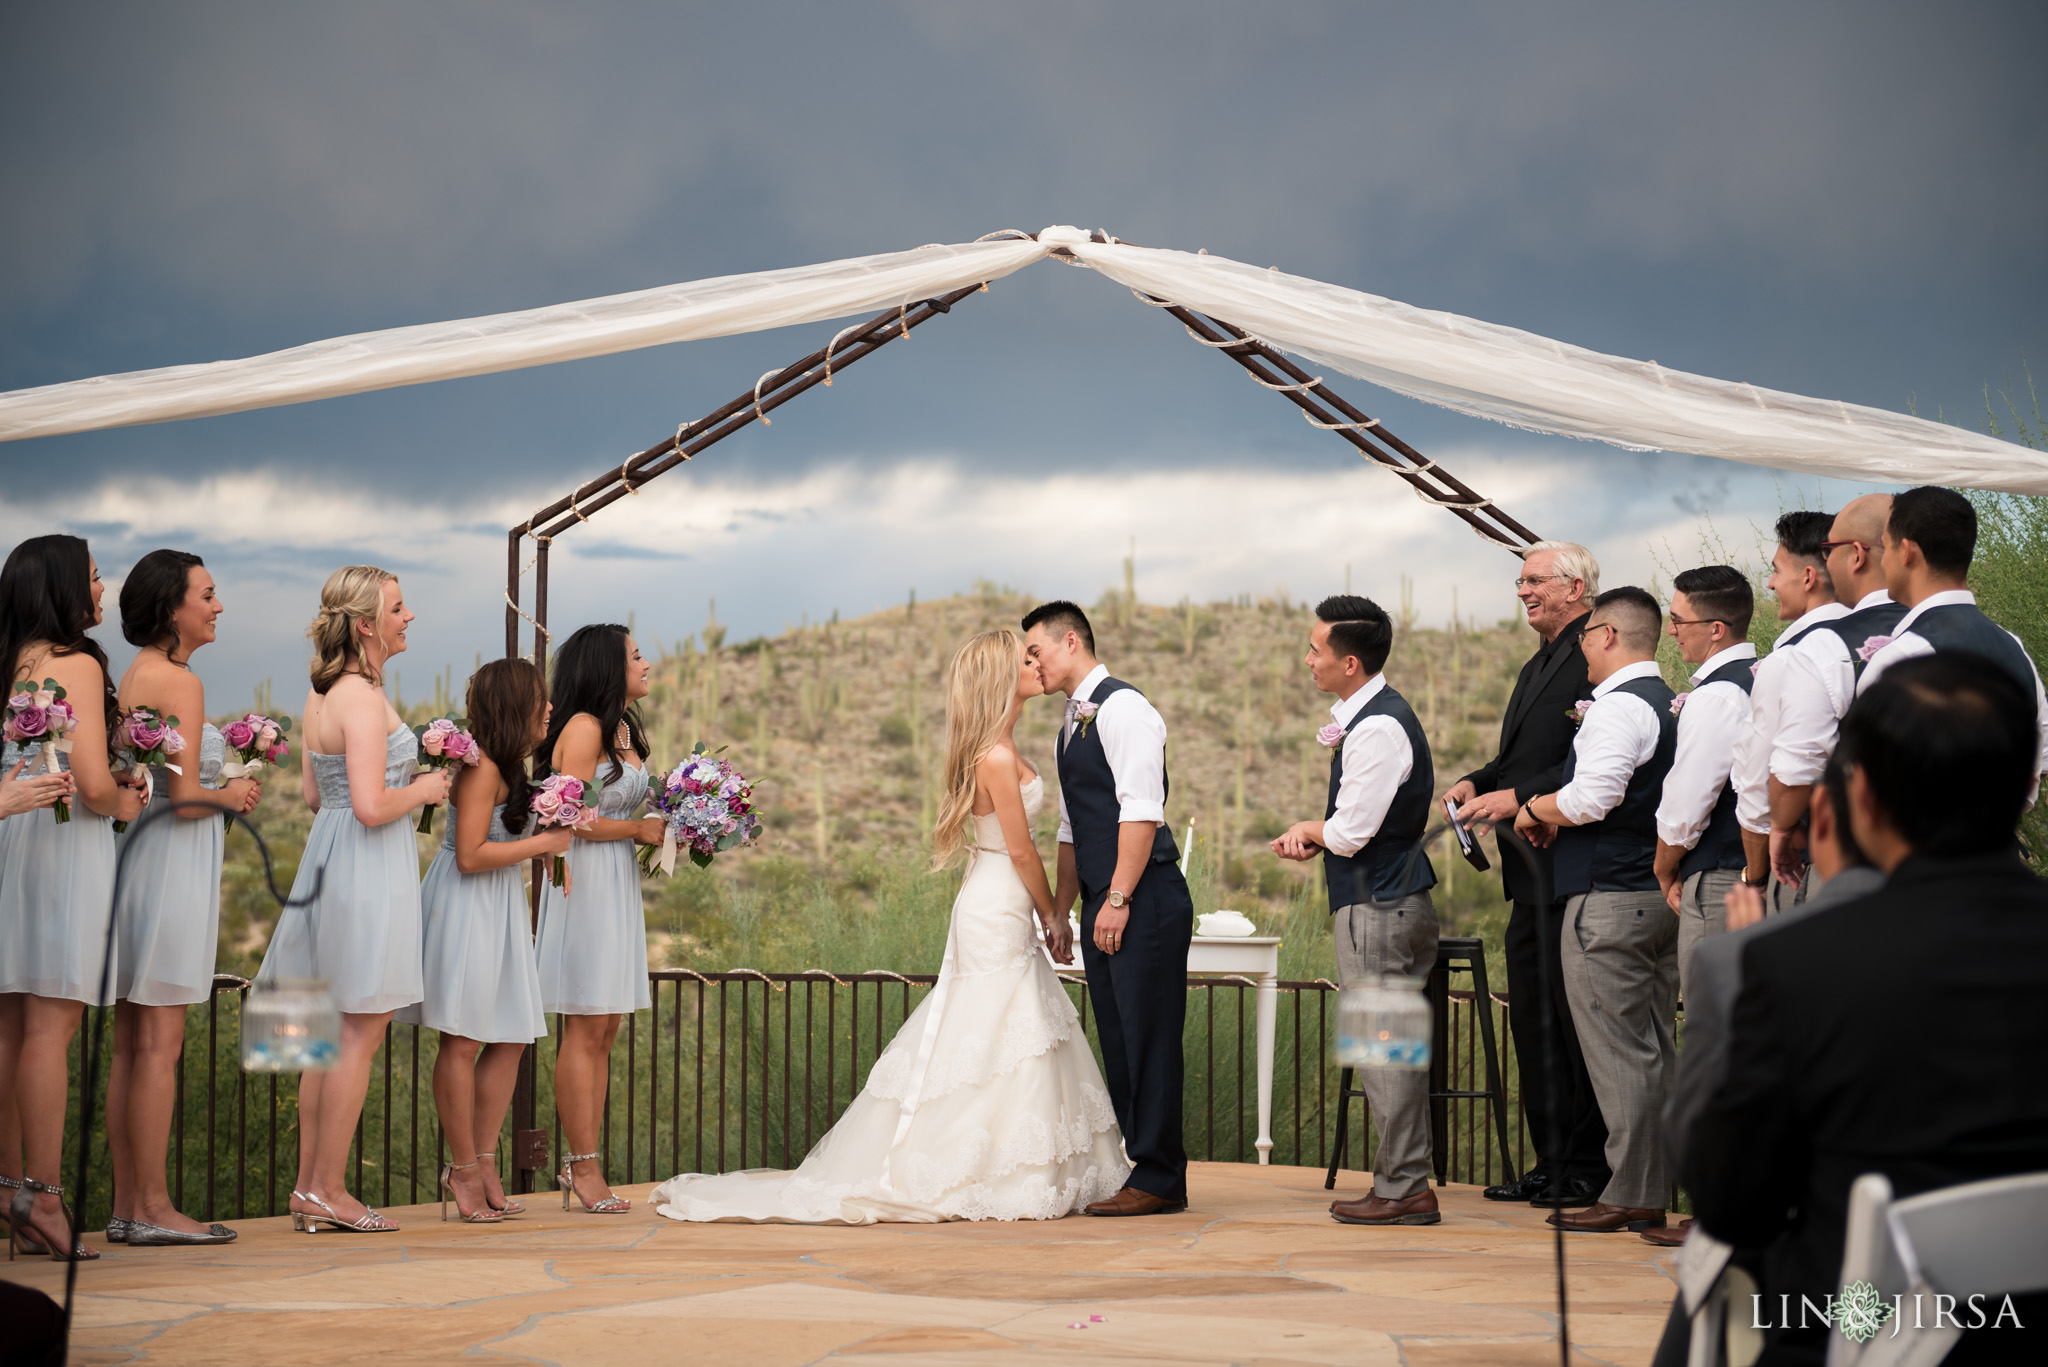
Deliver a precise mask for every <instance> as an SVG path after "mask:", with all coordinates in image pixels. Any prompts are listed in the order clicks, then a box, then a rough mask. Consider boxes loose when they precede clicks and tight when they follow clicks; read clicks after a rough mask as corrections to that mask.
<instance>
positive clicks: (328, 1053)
mask: <svg viewBox="0 0 2048 1367" xmlns="http://www.w3.org/2000/svg"><path fill="white" fill-rule="evenodd" d="M340 1058H341V1011H340V1010H339V1009H338V1008H337V1007H336V1006H335V1004H334V998H333V996H331V995H330V994H329V993H328V991H327V981H326V979H324V978H259V979H257V980H256V981H255V982H254V983H252V984H250V987H249V995H248V997H247V998H246V999H244V1001H243V1002H242V1067H243V1068H245V1069H247V1070H248V1071H250V1072H252V1073H318V1072H325V1071H327V1070H328V1069H330V1068H332V1067H333V1066H334V1065H335V1063H336V1062H337V1061H338V1060H339V1059H340Z"/></svg>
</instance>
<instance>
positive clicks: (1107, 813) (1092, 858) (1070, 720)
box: [1024, 600, 1195, 1215]
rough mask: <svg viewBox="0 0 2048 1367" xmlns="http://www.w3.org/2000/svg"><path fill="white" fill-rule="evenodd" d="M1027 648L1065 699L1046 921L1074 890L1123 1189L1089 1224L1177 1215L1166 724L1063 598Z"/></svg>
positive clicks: (1180, 888) (1032, 617) (1181, 918)
mask: <svg viewBox="0 0 2048 1367" xmlns="http://www.w3.org/2000/svg"><path fill="white" fill-rule="evenodd" d="M1024 650H1025V653H1026V654H1027V655H1028V656H1029V657H1030V659H1031V661H1032V663H1033V664H1034V665H1036V666H1037V669H1038V677H1039V679H1040V681H1041V682H1043V683H1044V685H1045V690H1046V692H1048V693H1051V692H1054V691H1058V692H1061V693H1064V694H1066V695H1067V718H1066V723H1065V725H1063V726H1062V727H1061V728H1060V740H1059V748H1058V753H1057V758H1058V761H1059V776H1060V866H1059V886H1058V887H1057V888H1056V889H1055V891H1054V892H1053V899H1052V900H1053V906H1054V907H1055V908H1056V909H1064V908H1070V907H1072V906H1073V904H1074V895H1075V893H1076V891H1079V893H1080V894H1081V897H1082V902H1081V962H1082V965H1083V966H1084V967H1085V968H1086V969H1087V972H1088V999H1089V1001H1090V1002H1092V1003H1093V1004H1094V1007H1095V1018H1096V1030H1097V1034H1098V1036H1099V1038H1100V1039H1101V1041H1102V1065H1103V1073H1104V1074H1105V1080H1106V1081H1107V1082H1108V1084H1109V1100H1110V1105H1111V1106H1113V1107H1114V1108H1115V1110H1116V1119H1117V1124H1118V1126H1119V1127H1121V1128H1122V1130H1123V1133H1124V1152H1125V1154H1126V1155H1128V1156H1129V1158H1130V1160H1131V1163H1132V1171H1131V1176H1130V1180H1129V1181H1128V1182H1126V1183H1125V1185H1124V1188H1123V1190H1122V1191H1119V1192H1118V1193H1117V1194H1116V1195H1115V1196H1112V1197H1111V1198H1110V1199H1108V1200H1107V1201H1098V1202H1096V1203H1095V1204H1094V1205H1092V1206H1089V1207H1088V1208H1087V1210H1088V1213H1089V1214H1090V1215H1173V1214H1177V1213H1179V1212H1180V1211H1183V1210H1186V1209H1187V1204H1188V1157H1187V1153H1186V1151H1185V1150H1184V1149H1183V1148H1182V1147H1181V1135H1180V1112H1181V1074H1182V1064H1181V1048H1180V1041H1181V1028H1182V1025H1183V1022H1184V1019H1185V1017H1186V1013H1187V972H1188V941H1189V939H1190V938H1191V937H1192V936H1193V934H1194V918H1195V904H1194V901H1193V899H1192V898H1190V897H1189V896H1188V885H1187V880H1185V879H1184V878H1182V877H1181V873H1180V864H1179V859H1180V854H1179V852H1178V851H1177V850H1175V849H1174V846H1173V837H1172V836H1171V835H1170V834H1168V833H1167V830H1166V792H1167V779H1166V723H1165V721H1163V720H1162V719H1161V718H1160V716H1159V713H1158V711H1157V709H1155V708H1154V707H1153V706H1152V704H1151V703H1149V702H1147V701H1146V700H1145V695H1144V694H1142V693H1140V692H1138V690H1137V689H1135V688H1132V687H1131V686H1130V685H1129V684H1127V683H1125V682H1123V681H1122V680H1120V679H1113V678H1111V677H1110V676H1109V670H1108V669H1107V668H1106V667H1105V666H1103V665H1100V664H1097V663H1096V661H1095V633H1094V632H1093V631H1091V630H1090V629H1089V626H1088V617H1087V614H1085V613H1083V612H1082V611H1081V609H1080V608H1079V607H1077V606H1075V605H1074V604H1072V603H1069V602H1066V601H1064V600H1061V601H1058V602H1052V603H1046V604H1043V605H1042V606H1039V607H1035V608H1033V609H1032V610H1031V612H1030V613H1029V614H1028V615H1027V616H1026V617H1025V618H1024Z"/></svg>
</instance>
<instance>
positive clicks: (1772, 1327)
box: [1684, 652, 2048, 1364]
mask: <svg viewBox="0 0 2048 1367" xmlns="http://www.w3.org/2000/svg"><path fill="white" fill-rule="evenodd" d="M2034 710H2035V704H2034V699H2032V698H2030V697H2029V696H2028V694H2027V693H2026V691H2024V690H2023V689H2021V687H2020V686H2019V685H2018V684H2017V683H2015V682H2014V681H2013V680H2012V679H2011V678H2010V677H2009V676H2008V675H2007V673H2006V672H2005V671H2004V670H2002V669H2000V668H1998V667H1997V666H1996V665H1995V664H1992V663H1990V662H1989V661H1987V660H1985V659H1984V658H1982V657H1971V656H1967V655H1964V654H1962V653H1960V652H1957V653H1949V652H1943V653H1939V654H1936V655H1934V656H1933V657H1932V658H1926V659H1908V660H1902V661H1900V662H1899V663H1897V664H1895V665H1893V666H1891V667H1890V668H1889V669H1888V670H1886V671H1885V675H1884V677H1883V678H1882V679H1880V680H1879V681H1878V682H1877V683H1876V684H1874V685H1872V686H1871V688H1870V690H1869V691H1868V692H1866V693H1864V694H1863V696H1861V697H1860V698H1858V699H1857V700H1856V704H1855V706H1854V707H1852V708H1851V709H1850V711H1849V714H1848V716H1847V717H1846V718H1844V720H1843V723H1842V735H1841V755H1842V760H1841V762H1842V766H1843V768H1844V770H1845V771H1846V773H1847V776H1848V785H1847V787H1848V806H1849V825H1850V829H1851V830H1852V831H1853V832H1854V835H1855V840H1856V843H1857V845H1858V846H1860V847H1861V848H1862V850H1863V852H1864V853H1865V855H1867V856H1868V857H1869V859H1870V862H1871V863H1872V864H1874V865H1876V866H1877V867H1878V868H1879V869H1881V870H1883V871H1884V872H1885V874H1886V875H1887V878H1886V883H1885V885H1884V887H1882V888H1881V889H1879V890H1878V891H1876V892H1874V893H1872V894H1870V895H1868V896H1865V897H1862V898H1860V899H1857V900H1855V901H1853V902H1849V903H1846V904H1842V905H1838V906H1833V907H1828V908H1826V909H1823V910H1819V911H1815V912H1814V913H1813V914H1812V915H1810V916H1803V917H1800V918H1799V919H1797V920H1796V921H1793V922H1791V923H1790V924H1787V925H1783V926H1781V927H1779V928H1777V929H1774V930H1773V931H1772V932H1771V933H1770V934H1768V935H1757V936H1752V937H1747V938H1746V943H1744V944H1743V945H1742V949H1741V968H1742V983H1741V988H1740V991H1739V993H1738V995H1737V997H1736V1000H1735V1010H1734V1013H1733V1015H1732V1017H1731V1020H1730V1025H1729V1030H1728V1041H1727V1063H1726V1065H1725V1073H1724V1076H1723V1077H1722V1079H1721V1082H1720V1085H1719V1086H1718V1087H1716V1088H1715V1090H1714V1092H1713V1094H1712V1095H1711V1096H1710V1097H1709V1098H1708V1100H1707V1102H1706V1104H1705V1106H1704V1107H1702V1108H1701V1110H1700V1113H1699V1117H1698V1119H1697V1120H1695V1121H1694V1122H1693V1126H1692V1135H1691V1139H1690V1141H1689V1143H1688V1144H1687V1145H1686V1151H1685V1168H1684V1177H1685V1183H1686V1186H1687V1187H1688V1188H1689V1189H1690V1191H1691V1192H1692V1198H1693V1208H1694V1210H1695V1212H1696V1213H1697V1216H1698V1219H1699V1222H1700V1226H1701V1228H1703V1229H1705V1230H1706V1232H1707V1233H1709V1234H1712V1235H1713V1236H1714V1237H1716V1238H1718V1239H1721V1240H1723V1241H1725V1242H1728V1243H1731V1244H1734V1245H1735V1246H1736V1247H1738V1248H1756V1247H1761V1248H1763V1249H1764V1250H1765V1255H1764V1259H1763V1264H1762V1274H1763V1275H1762V1278H1761V1286H1762V1291H1763V1295H1762V1296H1761V1297H1760V1298H1759V1301H1758V1306H1757V1308H1758V1310H1759V1311H1760V1312H1761V1313H1762V1319H1763V1320H1764V1323H1763V1324H1760V1325H1759V1326H1758V1327H1760V1328H1764V1329H1765V1348H1764V1355H1763V1358H1762V1359H1761V1361H1762V1362H1763V1363H1765V1364H1783V1363H1815V1364H1818V1363H1819V1362H1821V1361H1822V1358H1823V1356H1824V1354H1825V1349H1826V1338H1827V1325H1826V1324H1825V1323H1824V1322H1821V1321H1819V1320H1817V1319H1816V1318H1814V1317H1812V1316H1807V1315H1802V1313H1801V1310H1800V1307H1801V1301H1802V1298H1803V1297H1810V1298H1811V1299H1812V1301H1813V1303H1814V1304H1815V1305H1821V1304H1823V1303H1824V1301H1823V1298H1824V1297H1826V1296H1828V1295H1831V1294H1833V1293H1834V1292H1835V1291H1836V1290H1837V1289H1838V1285H1837V1284H1838V1279H1839V1276H1840V1272H1841V1264H1842V1246H1843V1238H1844V1232H1845V1227H1846V1222H1847V1209H1848V1199H1849V1187H1850V1185H1851V1183H1853V1182H1854V1181H1855V1180H1856V1178H1857V1177H1858V1176H1860V1175H1862V1174H1863V1173H1866V1172H1882V1173H1883V1174H1885V1176H1886V1177H1888V1178H1889V1179H1890V1180H1891V1184H1892V1189H1893V1191H1894V1192H1895V1193H1897V1194H1898V1195H1899V1196H1911V1195H1913V1194H1915V1193H1917V1192H1923V1191H1930V1190H1933V1189H1935V1188H1939V1187H1946V1186H1952V1185H1955V1184H1957V1183H1961V1182H1974V1181H1979V1180H1982V1179H1985V1178H1991V1177H2001V1176H2007V1175H2010V1174H2013V1173H2022V1172H2038V1171H2040V1170H2042V1169H2044V1168H2048V1088H2044V1087H2042V1086H2040V1085H2038V1084H2039V1078H2040V1072H2041V1060H2042V1059H2043V1058H2044V1057H2048V883H2044V882H2043V881H2042V880H2041V879H2039V878H2038V877H2036V876H2035V875H2034V873H2033V872H2032V871H2031V870H2029V869H2028V867H2027V866H2026V864H2025V863H2023V862H2022V861H2021V859H2020V857H2019V855H2018V853H2017V851H2016V849H2015V847H2014V843H2013V831H2014V828H2015V826H2016V825H2017V823H2018V821H2019V818H2020V813H2021V810H2022V809H2023V807H2024V806H2025V803H2026V794H2027V786H2028V783H2029V782H2030V779H2031V770H2032V767H2033V760H2034V753H2035V748H2034V747H2035V738H2036V730H2035V720H2034ZM1957 1289H1961V1288H1957ZM1780 1297H1787V1298H1789V1299H1788V1300H1785V1301H1781V1300H1780ZM2027 1299H2028V1300H2029V1301H2030V1302H2031V1304H2029V1305H2025V1306H2021V1304H2020V1302H2021V1298H2019V1297H2015V1298H2014V1303H2015V1306H2016V1307H2018V1310H2017V1313H2018V1314H2019V1318H2020V1321H2021V1323H2022V1324H2024V1325H2026V1326H2027V1327H2028V1328H2030V1329H2034V1330H2036V1331H2037V1332H2038V1330H2039V1328H2040V1325H2039V1323H2037V1321H2040V1320H2048V1296H2042V1297H2029V1298H2027ZM1781 1306H1789V1307H1790V1314H1789V1318H1790V1320H1791V1324H1790V1325H1789V1326H1787V1325H1786V1323H1785V1318H1786V1317H1785V1316H1783V1315H1781V1314H1780V1307H1781ZM1994 1308H1995V1307H1994ZM1802 1319H1804V1321H1805V1322H1804V1323H1803V1324H1802V1322H1801V1321H1802ZM2015 1333H2016V1331H2014V1330H2013V1329H2012V1327H2011V1325H2010V1323H2008V1324H2007V1325H2006V1326H2005V1327H2003V1328H2002V1329H1992V1328H1988V1327H1987V1328H1986V1329H1983V1330H1980V1331H1976V1332H1973V1333H1966V1334H1965V1336H1964V1337H1963V1339H1962V1340H1961V1341H1960V1342H1959V1343H1958V1344H1957V1346H1956V1349H1955V1350H1954V1352H1953V1354H1952V1355H1951V1356H1950V1357H1949V1358H1948V1359H1947V1361H1948V1362H1950V1363H1962V1362H1966V1361H1971V1360H1977V1361H1985V1360H1997V1361H2035V1362H2038V1361H2042V1360H2044V1358H2048V1354H2043V1353H2042V1352H2041V1345H2040V1344H2038V1343H2035V1344H2034V1345H2033V1349H2032V1355H2031V1356H2025V1355H2024V1349H2023V1348H2022V1349H2021V1355H2015V1353H2014V1350H2015V1348H2017V1347H2020V1345H2023V1344H2024V1343H2025V1342H2027V1340H2025V1339H2022V1338H2016V1337H2015Z"/></svg>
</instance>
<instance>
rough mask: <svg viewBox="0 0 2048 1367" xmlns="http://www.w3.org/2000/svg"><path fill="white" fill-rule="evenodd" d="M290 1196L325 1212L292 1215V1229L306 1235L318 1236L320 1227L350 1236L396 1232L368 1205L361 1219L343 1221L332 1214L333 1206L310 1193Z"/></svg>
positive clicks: (305, 1192)
mask: <svg viewBox="0 0 2048 1367" xmlns="http://www.w3.org/2000/svg"><path fill="white" fill-rule="evenodd" d="M292 1195H294V1196H296V1197H298V1198H299V1199H300V1200H301V1201H311V1202H312V1203H313V1204H314V1205H316V1206H318V1207H320V1209H322V1210H324V1211H326V1212H327V1213H326V1214H325V1215H313V1214H305V1215H298V1214H295V1215H293V1217H292V1227H293V1228H295V1229H303V1230H304V1231H305V1232H306V1233H307V1234H318V1233H319V1232H320V1226H322V1225H326V1226H327V1227H328V1228H330V1229H339V1230H343V1231H345V1232H347V1233H350V1234H396V1233H397V1232H398V1226H397V1225H394V1224H392V1223H391V1222H390V1221H389V1220H387V1219H385V1218H384V1217H383V1216H382V1215H380V1214H378V1213H377V1212H376V1211H375V1210H374V1209H372V1208H371V1207H369V1206H368V1205H365V1206H364V1207H363V1214H362V1216H361V1218H359V1219H355V1220H344V1219H342V1218H341V1217H340V1216H339V1215H336V1214H335V1213H334V1207H333V1206H330V1205H328V1204H327V1203H326V1202H325V1201H323V1200H321V1199H320V1198H319V1197H317V1196H315V1195H314V1194H313V1193H312V1192H310V1191H295V1192H293V1193H292ZM302 1222H303V1223H302Z"/></svg>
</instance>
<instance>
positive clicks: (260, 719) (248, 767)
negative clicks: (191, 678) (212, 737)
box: [220, 712, 292, 830]
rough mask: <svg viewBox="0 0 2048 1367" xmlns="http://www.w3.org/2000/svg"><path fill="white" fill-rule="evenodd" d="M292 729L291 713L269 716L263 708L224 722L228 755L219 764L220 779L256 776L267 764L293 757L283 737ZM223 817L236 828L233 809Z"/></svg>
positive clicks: (280, 762)
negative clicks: (289, 714)
mask: <svg viewBox="0 0 2048 1367" xmlns="http://www.w3.org/2000/svg"><path fill="white" fill-rule="evenodd" d="M291 729H292V719H291V718H290V717H270V716H265V715H264V714H263V713H261V712H249V713H245V714H244V715H243V716H242V717H241V718H240V720H237V721H231V722H229V723H228V724H227V725H226V726H223V727H222V728H221V729H220V737H221V739H222V740H223V741H224V742H226V744H227V748H228V758H227V761H226V762H225V763H224V764H222V765H221V766H220V776H221V781H222V782H226V781H227V780H229V779H234V778H255V777H256V775H258V774H260V773H262V772H263V768H264V766H265V765H278V764H282V763H284V762H285V761H286V760H288V759H290V758H291V757H292V747H291V746H290V745H288V744H286V743H285V739H284V737H285V733H286V732H288V731H290V730H291ZM221 819H222V820H223V821H225V822H226V823H227V824H228V828H229V829H230V830H232V829H233V828H234V824H235V817H234V813H232V812H229V813H227V814H225V815H224V816H223V817H222V818H221Z"/></svg>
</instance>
